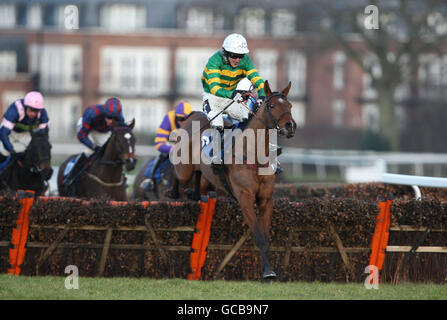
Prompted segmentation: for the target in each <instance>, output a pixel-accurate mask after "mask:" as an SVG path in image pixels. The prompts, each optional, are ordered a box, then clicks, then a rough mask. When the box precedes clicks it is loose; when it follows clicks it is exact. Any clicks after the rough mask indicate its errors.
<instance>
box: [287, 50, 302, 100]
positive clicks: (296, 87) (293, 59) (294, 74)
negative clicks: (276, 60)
mask: <svg viewBox="0 0 447 320" xmlns="http://www.w3.org/2000/svg"><path fill="white" fill-rule="evenodd" d="M286 64H287V67H286V68H287V79H288V80H289V81H291V82H292V87H291V88H290V91H289V96H290V97H299V98H302V97H304V96H305V95H306V56H305V55H304V54H303V53H301V52H298V51H289V52H287V53H286Z"/></svg>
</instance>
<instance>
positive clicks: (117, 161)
mask: <svg viewBox="0 0 447 320" xmlns="http://www.w3.org/2000/svg"><path fill="white" fill-rule="evenodd" d="M114 143H116V142H115V141H114ZM107 144H108V142H107V143H106V144H104V146H103V148H105V146H106V145H107ZM120 155H121V154H120ZM129 159H132V160H134V161H135V160H136V157H135V152H126V153H124V157H119V158H118V159H115V160H101V164H105V165H112V166H117V167H119V166H122V165H123V164H124V163H125V162H126V161H127V160H129Z"/></svg>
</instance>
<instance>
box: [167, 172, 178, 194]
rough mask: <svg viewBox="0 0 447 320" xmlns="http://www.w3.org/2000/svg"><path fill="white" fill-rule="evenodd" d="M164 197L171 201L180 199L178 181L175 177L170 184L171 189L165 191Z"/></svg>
mask: <svg viewBox="0 0 447 320" xmlns="http://www.w3.org/2000/svg"><path fill="white" fill-rule="evenodd" d="M166 195H167V196H168V197H169V198H172V199H178V198H179V197H180V191H179V181H178V179H177V177H175V176H174V183H173V184H172V187H171V189H169V190H168V191H167V193H166Z"/></svg>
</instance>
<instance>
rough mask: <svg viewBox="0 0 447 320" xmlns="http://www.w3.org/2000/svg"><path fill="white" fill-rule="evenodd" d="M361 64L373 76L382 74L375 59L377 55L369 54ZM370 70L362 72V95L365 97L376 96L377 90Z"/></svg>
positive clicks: (377, 76) (373, 97)
mask: <svg viewBox="0 0 447 320" xmlns="http://www.w3.org/2000/svg"><path fill="white" fill-rule="evenodd" d="M363 64H364V67H365V69H366V70H370V72H372V74H373V75H374V77H375V78H379V77H380V76H381V75H382V70H381V68H380V64H379V62H378V61H377V57H375V56H372V55H370V56H368V57H366V58H365V60H364V61H363ZM370 72H364V74H363V97H364V98H365V99H375V98H377V91H376V88H375V87H374V84H373V81H372V78H371V75H370Z"/></svg>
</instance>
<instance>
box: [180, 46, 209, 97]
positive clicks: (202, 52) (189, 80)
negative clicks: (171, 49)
mask: <svg viewBox="0 0 447 320" xmlns="http://www.w3.org/2000/svg"><path fill="white" fill-rule="evenodd" d="M214 52H215V49H211V48H210V49H207V48H202V49H198V48H179V49H178V50H177V53H176V62H175V69H176V75H175V77H176V85H177V90H178V91H179V92H180V93H182V94H185V95H194V96H197V95H200V94H201V92H202V91H203V89H202V82H201V75H202V72H203V70H204V68H205V65H206V63H207V62H208V59H209V57H211V55H212V54H213V53H214Z"/></svg>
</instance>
